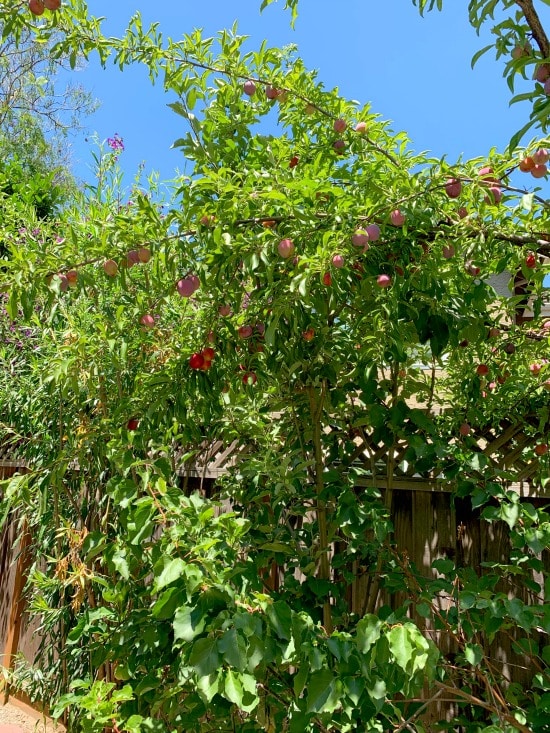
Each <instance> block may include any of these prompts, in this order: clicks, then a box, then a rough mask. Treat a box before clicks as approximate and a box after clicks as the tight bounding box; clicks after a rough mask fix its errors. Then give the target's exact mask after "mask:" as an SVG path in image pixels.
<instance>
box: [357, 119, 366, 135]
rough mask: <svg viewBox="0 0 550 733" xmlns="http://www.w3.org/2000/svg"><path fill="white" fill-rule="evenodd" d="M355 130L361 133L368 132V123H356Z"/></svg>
mask: <svg viewBox="0 0 550 733" xmlns="http://www.w3.org/2000/svg"><path fill="white" fill-rule="evenodd" d="M355 132H358V133H359V134H360V135H365V134H366V132H367V123H366V122H358V123H357V124H356V125H355Z"/></svg>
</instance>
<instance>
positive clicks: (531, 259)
mask: <svg viewBox="0 0 550 733" xmlns="http://www.w3.org/2000/svg"><path fill="white" fill-rule="evenodd" d="M537 264H538V263H537V256H536V254H535V253H534V252H528V253H527V255H526V257H525V267H528V268H529V269H530V270H534V269H535V268H536V266H537Z"/></svg>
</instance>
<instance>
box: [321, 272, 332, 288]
mask: <svg viewBox="0 0 550 733" xmlns="http://www.w3.org/2000/svg"><path fill="white" fill-rule="evenodd" d="M323 285H326V286H327V288H330V286H331V285H332V275H331V274H330V272H325V274H324V275H323Z"/></svg>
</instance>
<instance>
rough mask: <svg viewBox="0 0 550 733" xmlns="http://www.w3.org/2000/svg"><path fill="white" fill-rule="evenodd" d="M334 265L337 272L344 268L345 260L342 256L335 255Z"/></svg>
mask: <svg viewBox="0 0 550 733" xmlns="http://www.w3.org/2000/svg"><path fill="white" fill-rule="evenodd" d="M332 264H333V266H334V267H336V269H337V270H340V269H341V268H342V267H343V266H344V264H345V260H344V258H343V257H342V255H334V257H333V258H332Z"/></svg>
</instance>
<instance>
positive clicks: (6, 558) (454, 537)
mask: <svg viewBox="0 0 550 733" xmlns="http://www.w3.org/2000/svg"><path fill="white" fill-rule="evenodd" d="M475 441H476V442H475V445H474V449H475V450H478V451H479V453H480V454H483V455H484V456H486V459H487V460H488V461H489V463H490V464H494V465H495V466H506V468H507V470H508V473H509V475H510V476H513V480H510V482H509V484H508V488H511V489H513V490H515V491H517V493H518V494H519V496H520V497H521V498H522V499H527V498H528V500H529V501H530V502H531V503H533V504H534V505H535V506H541V505H544V504H548V503H550V502H549V500H550V487H549V491H548V492H546V493H545V492H544V491H543V490H542V488H541V486H540V484H539V483H538V482H537V480H536V476H538V475H540V469H541V465H540V463H539V461H546V462H547V461H548V456H545V457H543V458H541V459H539V458H537V457H536V456H535V455H534V454H533V451H530V450H527V451H525V450H524V449H525V448H526V447H528V446H529V438H528V437H527V436H526V435H525V434H524V433H523V431H522V428H521V427H520V426H518V425H515V424H512V423H503V424H502V425H500V427H499V429H498V431H494V430H486V431H484V432H483V433H480V434H479V435H477V436H475ZM355 443H356V446H357V450H356V452H355V453H356V456H358V457H359V458H360V460H362V461H363V464H364V467H365V469H366V470H367V471H368V474H367V475H366V476H365V478H362V479H361V481H360V482H359V486H358V490H360V485H361V484H364V485H368V486H376V487H377V488H378V489H380V491H381V492H382V494H383V497H384V498H385V500H386V506H388V508H389V510H390V512H391V516H392V519H393V524H394V529H395V532H394V540H395V546H396V549H397V553H398V556H399V557H400V558H401V560H402V562H403V563H404V564H406V565H409V566H410V567H415V568H416V570H417V571H418V572H419V573H420V574H422V575H424V576H426V577H435V576H436V573H435V571H434V570H433V568H432V563H433V562H434V560H436V559H438V558H449V559H452V560H456V561H457V563H458V564H459V565H460V566H463V567H464V566H470V567H472V568H473V569H474V570H475V571H476V572H477V573H481V572H482V563H484V562H491V561H496V562H499V561H505V559H506V557H507V552H508V534H507V527H506V525H504V524H503V523H493V524H488V523H486V522H482V520H481V518H480V515H479V513H478V512H476V511H473V510H472V508H471V502H470V500H460V499H456V497H454V494H453V492H454V486H453V484H452V483H451V482H449V481H443V480H442V479H441V477H440V476H438V475H437V474H436V473H434V472H429V471H428V472H425V473H424V474H422V475H416V474H415V473H414V468H413V467H412V466H409V465H408V463H407V461H406V460H405V458H406V451H407V448H408V446H407V444H406V443H405V442H397V443H396V444H395V445H393V446H391V447H390V448H388V446H387V445H383V444H376V443H374V442H373V440H372V438H371V437H369V435H368V434H362V435H360V436H358V437H357V438H356V440H355ZM242 453H243V448H242V446H239V445H237V444H236V443H234V444H231V445H229V446H227V445H223V444H222V443H221V442H219V441H214V442H211V443H208V444H206V443H205V444H204V446H202V451H201V452H200V453H199V455H198V457H195V458H194V459H193V462H192V463H189V462H188V463H186V464H184V465H182V467H181V470H180V473H181V476H182V484H183V485H184V486H185V487H186V488H187V489H190V490H192V489H195V488H196V489H199V490H201V491H204V492H206V493H209V492H210V491H211V489H212V487H213V486H214V485H215V482H216V479H217V478H219V477H220V476H221V475H222V474H223V473H224V472H226V471H227V470H228V468H229V467H230V466H232V465H235V464H236V463H237V462H238V461H239V458H240V456H241V455H242ZM547 465H548V463H546V466H547ZM15 470H16V466H15V465H6V462H4V466H3V467H2V464H1V463H0V477H7V476H10V475H12V474H13V473H14V471H15ZM547 473H548V471H547ZM15 534H16V527H15V526H14V525H13V524H12V525H10V524H8V526H7V527H6V528H5V529H4V531H3V533H2V535H1V536H0V653H2V651H3V654H2V656H1V657H0V664H2V665H4V667H8V668H9V667H10V666H11V664H12V663H13V659H14V655H15V654H16V653H17V652H19V653H21V654H23V655H24V656H25V657H26V659H27V660H28V661H29V662H31V663H32V662H33V660H34V657H35V653H36V648H37V640H36V639H35V638H33V628H32V627H31V626H30V625H29V623H28V620H27V618H26V616H25V613H24V603H23V599H22V589H23V585H24V581H25V573H26V568H27V565H28V562H29V560H30V558H29V557H28V553H26V546H27V543H28V538H27V536H26V535H25V534H24V533H23V535H22V540H21V541H20V542H19V543H18V544H16V545H15V546H13V541H14V537H15ZM543 557H544V563H545V565H546V569H548V570H550V562H548V558H547V557H546V556H545V554H543ZM277 572H279V569H277V568H275V570H274V573H275V575H276V574H277ZM541 577H542V576H541ZM535 580H537V579H535ZM540 580H541V578H538V581H539V582H540ZM273 582H275V583H276V578H274V579H273ZM373 584H374V585H373ZM376 584H377V580H376V578H375V577H373V574H372V573H370V574H369V572H368V571H367V569H366V568H365V569H363V568H360V567H357V568H356V576H355V581H354V582H353V583H352V584H351V585H350V587H349V589H348V603H349V608H350V611H352V612H355V613H359V614H363V613H364V612H365V611H366V610H367V609H368V610H375V608H376V607H377V606H379V605H380V604H381V603H385V602H388V601H389V602H391V603H394V604H399V603H401V602H402V601H403V600H404V599H403V598H400V597H398V596H394V597H393V598H391V599H389V597H385V595H384V591H383V589H379V588H378V587H377V586H376ZM508 590H510V589H508ZM373 598H374V605H372V600H373ZM523 600H525V601H530V602H534V603H536V602H537V601H536V600H535V599H530V598H527V597H526V598H523ZM442 603H445V599H443V600H442ZM369 606H370V607H369ZM411 613H412V614H413V615H414V607H413V608H412V610H411ZM416 620H417V621H419V623H420V624H422V623H425V622H424V621H423V620H422V619H420V618H417V619H416ZM424 628H425V631H426V633H427V634H431V635H432V638H433V637H434V631H433V630H431V629H429V628H426V627H424ZM436 641H437V643H438V645H439V647H440V648H441V650H442V651H443V652H444V653H447V652H449V653H452V652H453V648H452V647H453V644H452V640H450V639H445V638H444V635H443V634H442V633H438V635H437V639H436ZM513 641H514V640H513V639H512V638H510V637H507V638H500V637H499V638H498V639H497V640H496V641H495V642H494V643H493V645H492V647H491V649H490V650H489V651H490V654H491V657H492V658H493V660H494V663H495V664H496V665H497V666H498V668H499V669H500V670H501V671H502V672H503V674H504V675H505V676H506V677H507V678H508V679H510V680H514V681H518V682H525V681H527V680H529V678H530V674H531V670H529V669H526V664H525V663H524V660H522V659H521V658H519V657H518V655H517V654H515V653H514V651H513ZM448 711H449V708H448V707H447V712H448ZM441 714H442V710H440V709H437V707H434V708H432V709H431V713H430V715H433V717H434V719H436V718H437V716H440V715H441Z"/></svg>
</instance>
